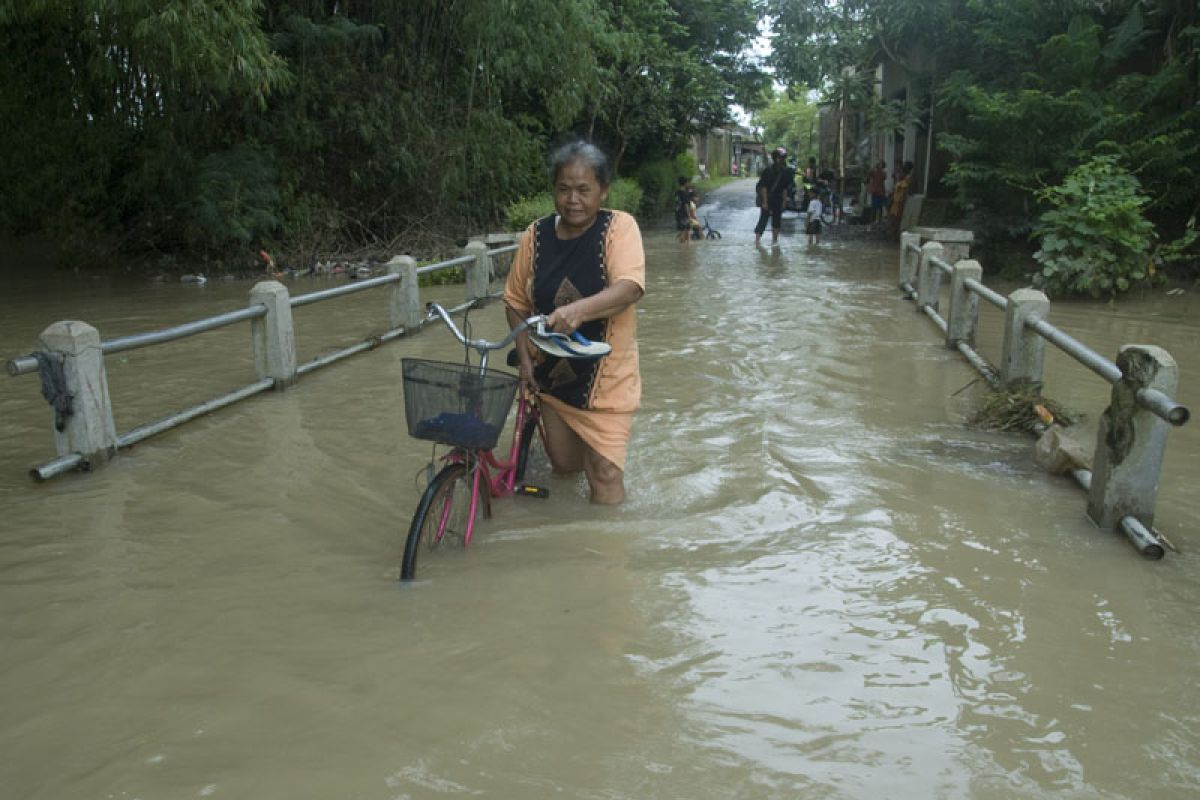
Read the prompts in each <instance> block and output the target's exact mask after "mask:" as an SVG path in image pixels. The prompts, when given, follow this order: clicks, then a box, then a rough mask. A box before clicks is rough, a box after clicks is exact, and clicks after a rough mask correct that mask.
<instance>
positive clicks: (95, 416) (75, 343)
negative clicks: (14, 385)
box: [38, 321, 117, 467]
mask: <svg viewBox="0 0 1200 800" xmlns="http://www.w3.org/2000/svg"><path fill="white" fill-rule="evenodd" d="M38 342H39V343H40V345H41V351H42V352H44V353H50V354H58V355H60V356H62V377H63V382H62V387H61V388H64V389H65V391H66V393H67V394H68V395H70V397H71V410H70V413H69V414H63V415H59V414H57V413H56V415H55V425H54V447H55V449H56V450H57V451H58V454H59V455H60V456H65V455H70V454H71V453H79V454H80V455H82V456H83V458H84V460H85V461H86V462H87V463H88V465H89V466H91V467H98V466H101V465H103V464H104V463H105V462H107V461H108V460H109V459H111V458H112V457H113V456H114V455H116V452H117V428H116V425H115V424H114V423H113V415H112V401H111V400H110V399H109V396H108V374H107V372H106V371H105V369H104V353H103V351H102V350H101V349H100V332H99V331H98V330H96V329H95V328H93V327H92V326H91V325H88V324H87V323H86V322H75V321H64V322H56V323H54V324H53V325H51V326H50V327H48V328H46V330H44V331H42V335H41V336H40V337H39V338H38ZM60 425H61V426H62V430H59V426H60Z"/></svg>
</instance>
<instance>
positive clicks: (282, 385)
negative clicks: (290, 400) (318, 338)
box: [250, 281, 296, 390]
mask: <svg viewBox="0 0 1200 800" xmlns="http://www.w3.org/2000/svg"><path fill="white" fill-rule="evenodd" d="M250 305H252V306H256V305H261V306H266V307H267V314H266V316H265V317H257V318H255V319H252V320H250V338H251V341H252V342H253V345H254V369H255V371H256V372H257V373H258V377H259V378H274V379H275V389H276V390H279V389H286V388H287V387H289V386H291V385H292V384H293V383H294V382H295V380H296V333H295V329H294V328H293V327H292V305H291V298H290V297H289V296H288V290H287V287H286V286H284V285H283V284H282V283H280V282H279V281H262V282H260V283H256V284H254V288H253V289H251V290H250Z"/></svg>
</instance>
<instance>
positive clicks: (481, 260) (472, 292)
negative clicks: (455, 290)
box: [465, 241, 492, 300]
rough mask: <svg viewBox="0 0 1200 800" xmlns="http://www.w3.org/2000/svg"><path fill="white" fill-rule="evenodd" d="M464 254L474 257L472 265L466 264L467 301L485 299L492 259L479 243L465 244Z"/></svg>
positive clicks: (486, 248) (490, 274) (483, 245)
mask: <svg viewBox="0 0 1200 800" xmlns="http://www.w3.org/2000/svg"><path fill="white" fill-rule="evenodd" d="M465 253H466V255H469V256H474V257H475V261H474V263H471V264H467V299H468V300H477V299H479V298H480V297H486V296H487V293H488V282H489V281H490V280H491V277H492V257H491V256H489V255H488V246H487V245H486V244H484V243H483V242H480V241H474V242H467V246H466V249H465Z"/></svg>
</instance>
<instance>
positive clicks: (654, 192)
mask: <svg viewBox="0 0 1200 800" xmlns="http://www.w3.org/2000/svg"><path fill="white" fill-rule="evenodd" d="M634 177H635V178H636V179H637V182H638V185H639V186H641V187H642V206H641V209H640V210H641V212H642V213H643V214H644V215H646V216H648V217H652V216H656V215H658V214H659V213H661V212H662V211H664V210H665V209H667V208H668V207H669V206H671V205H672V201H673V199H674V197H675V187H676V185H677V181H678V179H679V172H678V171H677V167H676V166H675V161H674V160H673V159H671V160H668V159H657V160H654V161H647V162H645V163H644V164H642V165H641V166H640V167H638V169H637V173H636V174H635V175H634ZM687 177H689V178H690V177H691V173H688V175H687Z"/></svg>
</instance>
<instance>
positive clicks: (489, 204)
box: [0, 0, 765, 253]
mask: <svg viewBox="0 0 1200 800" xmlns="http://www.w3.org/2000/svg"><path fill="white" fill-rule="evenodd" d="M452 5H453V8H452V9H449V7H448V6H447V4H446V3H445V2H443V1H442V0H406V2H404V3H332V2H317V1H316V0H21V1H20V2H15V0H9V1H8V2H0V67H2V69H3V74H4V75H5V76H6V80H5V81H3V82H0V118H3V119H5V120H20V121H21V124H20V125H5V126H0V181H3V182H4V185H5V187H6V196H7V197H8V198H10V200H9V202H6V203H4V204H2V205H0V233H16V234H42V235H46V234H49V235H51V236H58V237H62V236H66V235H69V234H74V235H75V236H77V237H78V238H79V239H80V240H81V242H88V243H93V242H95V241H97V239H98V236H97V234H98V233H101V232H115V235H113V236H112V239H113V241H112V242H111V244H113V246H114V247H123V248H125V249H142V250H145V249H150V250H156V251H164V252H171V251H186V250H189V249H206V250H208V249H214V248H233V249H242V248H244V247H246V246H248V245H253V244H255V243H256V240H261V239H266V238H271V239H277V238H283V239H285V240H286V242H285V243H279V242H277V244H281V245H282V246H283V247H285V249H291V250H295V251H303V252H305V253H309V252H312V251H314V250H315V249H319V248H321V247H327V246H332V245H333V244H335V243H336V244H338V245H340V246H342V247H350V248H354V249H363V248H381V249H382V248H385V247H387V246H388V245H389V244H391V243H392V242H394V241H395V240H396V239H397V238H398V237H400V236H402V235H405V234H406V232H408V231H411V230H414V229H415V230H418V231H426V230H428V229H429V228H430V227H438V228H453V229H456V230H457V231H459V232H461V231H462V230H463V228H471V227H475V228H477V227H483V226H486V225H489V224H492V223H494V222H496V221H498V220H499V219H500V217H501V216H502V213H503V212H504V211H505V210H507V207H508V206H509V205H510V204H511V203H512V201H513V199H514V198H520V197H531V196H533V195H534V194H535V193H536V192H538V191H540V190H541V189H542V187H544V186H545V177H544V159H545V153H546V151H547V149H548V146H549V145H550V144H551V143H552V142H557V141H561V140H563V139H564V138H566V137H568V136H579V135H583V136H585V137H586V138H588V139H591V140H593V141H595V142H597V143H598V144H600V145H601V146H602V147H603V148H604V149H605V150H606V151H607V152H608V153H609V155H610V156H612V157H613V159H614V162H615V164H616V166H617V170H618V172H620V173H625V174H632V173H633V172H634V171H635V170H636V168H637V166H638V165H639V164H641V163H644V162H646V161H648V160H653V159H663V158H666V159H670V158H671V157H673V156H674V155H675V154H676V153H677V152H679V151H680V150H682V149H683V147H684V145H685V143H686V137H687V135H688V134H690V133H692V132H694V131H697V130H702V129H706V128H708V127H709V126H711V125H714V124H717V123H719V122H724V121H725V120H727V119H728V113H729V110H728V108H729V103H730V102H731V100H739V101H742V102H744V103H752V102H753V100H754V97H755V96H756V95H757V93H758V91H759V90H760V89H761V86H762V84H763V82H764V81H765V76H764V74H763V72H762V70H761V69H759V68H758V67H757V66H756V65H755V64H754V63H752V62H751V61H749V60H748V59H747V58H746V57H744V56H743V55H741V54H742V53H743V51H744V49H745V45H746V44H747V43H748V42H749V41H750V40H752V39H753V37H755V36H756V35H757V27H756V26H757V21H758V18H757V6H756V0H723V1H722V2H718V1H717V0H700V1H698V2H697V1H693V0H622V2H620V3H609V2H604V0H572V1H571V2H567V3H562V2H558V0H504V2H497V1H496V0H461V1H460V2H456V3H454V4H452ZM448 9H449V10H448ZM693 169H694V167H693ZM618 194H619V191H618ZM631 196H632V194H631ZM634 205H636V203H634ZM516 216H521V214H517V215H516ZM524 216H526V217H528V216H529V214H525V215H524ZM431 220H432V221H433V225H432V226H431V224H430V221H431Z"/></svg>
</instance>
